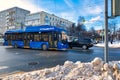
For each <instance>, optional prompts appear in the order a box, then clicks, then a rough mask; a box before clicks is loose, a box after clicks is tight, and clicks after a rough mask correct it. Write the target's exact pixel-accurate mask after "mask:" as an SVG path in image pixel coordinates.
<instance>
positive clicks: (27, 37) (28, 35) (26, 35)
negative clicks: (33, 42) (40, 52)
mask: <svg viewBox="0 0 120 80" xmlns="http://www.w3.org/2000/svg"><path fill="white" fill-rule="evenodd" d="M23 36H24V48H30V39H29V38H30V34H27V33H25V34H23Z"/></svg>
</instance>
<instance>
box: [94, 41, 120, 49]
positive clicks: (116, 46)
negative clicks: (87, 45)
mask: <svg viewBox="0 0 120 80" xmlns="http://www.w3.org/2000/svg"><path fill="white" fill-rule="evenodd" d="M104 45H105V44H104V43H98V44H95V45H94V46H97V47H104ZM108 46H109V48H120V42H118V41H117V42H113V44H111V43H110V42H108Z"/></svg>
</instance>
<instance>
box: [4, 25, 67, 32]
mask: <svg viewBox="0 0 120 80" xmlns="http://www.w3.org/2000/svg"><path fill="white" fill-rule="evenodd" d="M47 31H58V32H62V31H64V32H66V30H64V29H62V28H58V27H56V26H49V25H41V26H27V27H26V29H25V30H9V31H6V32H5V33H22V32H47Z"/></svg>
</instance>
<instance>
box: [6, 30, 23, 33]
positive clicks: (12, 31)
mask: <svg viewBox="0 0 120 80" xmlns="http://www.w3.org/2000/svg"><path fill="white" fill-rule="evenodd" d="M22 32H24V31H23V30H9V31H6V32H5V33H22Z"/></svg>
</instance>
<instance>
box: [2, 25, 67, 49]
mask: <svg viewBox="0 0 120 80" xmlns="http://www.w3.org/2000/svg"><path fill="white" fill-rule="evenodd" d="M4 40H5V42H4V45H6V46H13V47H14V48H18V47H20V48H32V49H42V50H48V49H55V50H65V49H67V48H68V43H67V35H66V31H65V30H64V29H61V28H58V27H55V26H48V25H42V26H28V27H26V29H25V30H9V31H6V32H5V35H4Z"/></svg>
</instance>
